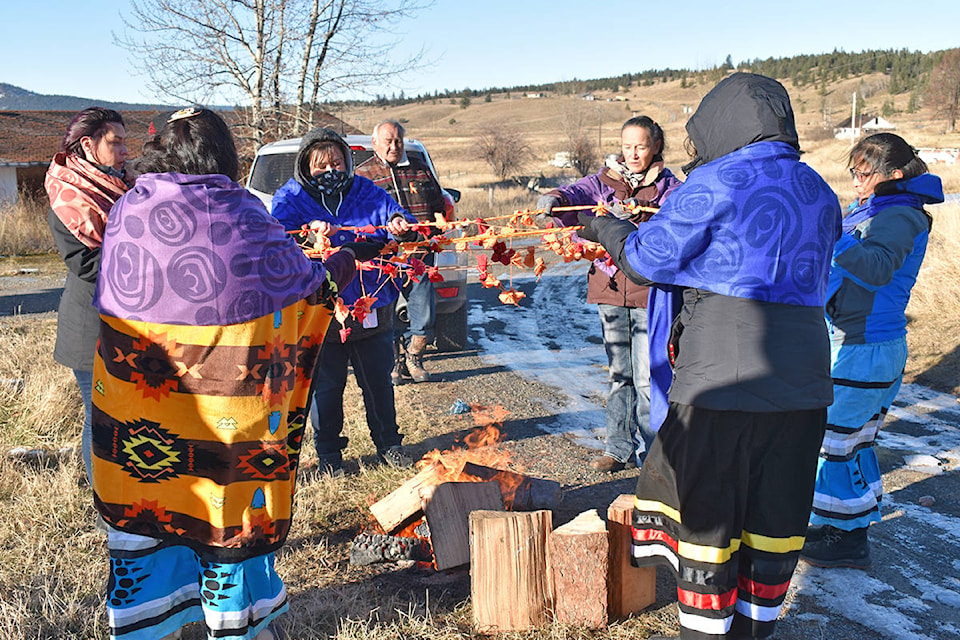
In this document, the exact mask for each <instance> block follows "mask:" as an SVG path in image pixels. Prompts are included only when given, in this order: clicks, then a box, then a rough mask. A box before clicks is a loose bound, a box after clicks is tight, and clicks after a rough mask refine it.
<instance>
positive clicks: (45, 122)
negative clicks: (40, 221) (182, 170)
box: [0, 109, 362, 203]
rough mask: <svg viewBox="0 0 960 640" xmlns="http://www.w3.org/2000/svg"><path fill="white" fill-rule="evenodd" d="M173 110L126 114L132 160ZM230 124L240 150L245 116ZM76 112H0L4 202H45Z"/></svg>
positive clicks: (328, 120) (321, 116) (321, 120)
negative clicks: (52, 167)
mask: <svg viewBox="0 0 960 640" xmlns="http://www.w3.org/2000/svg"><path fill="white" fill-rule="evenodd" d="M171 111H172V109H171V110H167V111H122V112H121V115H123V120H124V123H125V124H126V132H127V149H128V150H129V152H130V157H131V158H135V157H137V156H139V155H140V150H141V149H142V148H143V145H144V143H145V142H147V140H148V139H149V138H150V136H149V135H148V132H149V130H150V125H151V124H154V125H155V127H156V128H157V129H159V128H160V126H161V125H162V124H163V122H164V120H165V119H166V117H167V116H168V115H169V113H170V112H171ZM220 114H221V115H222V116H223V118H224V120H226V121H227V124H229V125H230V127H231V129H233V130H234V135H235V136H237V138H238V139H237V146H238V147H241V144H242V142H241V139H240V138H241V136H240V135H238V133H241V134H242V132H243V124H242V120H243V112H242V111H222V112H220ZM74 115H76V112H75V111H0V203H12V202H16V201H17V199H18V197H19V194H20V193H30V194H33V195H36V196H38V197H41V198H45V197H46V194H45V192H44V188H43V179H44V176H45V175H46V172H47V166H49V164H50V159H51V158H53V156H54V154H55V153H57V152H58V151H59V150H60V141H61V139H62V138H63V134H64V132H65V131H66V128H67V125H68V124H69V123H70V120H71V119H72V118H73V116H74ZM314 122H315V123H316V124H319V125H323V126H325V127H330V128H333V129H334V130H336V131H341V132H343V133H345V134H349V133H362V132H361V131H360V130H358V129H356V128H355V127H352V126H350V125H347V124H345V123H344V122H342V121H341V120H339V119H338V118H335V117H334V116H332V115H330V114H327V113H317V114H315V116H314ZM255 151H256V149H253V150H250V151H249V152H248V153H247V154H244V151H243V150H241V160H243V156H244V155H246V156H247V163H246V164H247V165H248V164H249V159H250V158H252V156H253V153H254V152H255Z"/></svg>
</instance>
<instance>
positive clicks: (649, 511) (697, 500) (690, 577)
mask: <svg viewBox="0 0 960 640" xmlns="http://www.w3.org/2000/svg"><path fill="white" fill-rule="evenodd" d="M686 129H687V133H688V134H689V137H690V141H691V142H692V143H693V145H694V146H695V149H696V156H695V157H694V159H693V161H692V162H691V163H690V164H688V165H687V166H685V167H684V171H685V172H686V173H688V179H687V181H686V182H685V183H684V184H683V185H681V186H680V187H678V188H677V189H676V190H675V191H674V192H673V194H672V195H671V196H670V198H668V199H667V200H666V201H665V202H664V205H663V206H662V207H661V209H660V211H659V212H658V213H657V215H655V216H653V217H652V218H651V219H650V220H649V221H647V222H646V223H644V224H643V225H640V228H639V229H638V228H636V227H635V226H633V225H630V224H629V223H624V222H622V221H619V220H617V219H615V218H612V217H609V216H604V217H596V218H589V217H586V216H584V217H583V218H582V222H583V223H584V224H585V225H586V228H585V229H584V231H583V232H582V233H581V235H583V236H584V237H587V238H590V237H593V238H596V239H598V240H599V241H600V242H601V243H602V244H603V245H604V246H605V247H606V249H607V251H608V252H609V253H610V255H611V256H612V257H613V259H614V261H615V262H616V263H617V264H618V266H620V267H621V268H622V269H623V270H624V272H625V273H626V274H627V276H628V277H630V278H631V279H633V280H634V281H635V282H638V283H641V284H649V283H659V284H665V285H672V286H675V287H681V288H682V298H683V306H682V308H681V311H680V314H679V315H678V316H677V317H676V318H675V319H674V323H673V327H672V332H671V340H670V349H671V357H672V358H673V360H674V378H673V384H672V386H671V388H670V406H669V411H668V414H667V417H666V419H665V421H664V423H663V425H662V427H661V428H660V431H659V432H658V434H657V437H656V439H655V440H654V443H653V446H652V448H651V450H650V453H649V454H648V456H647V459H646V462H645V464H644V466H643V469H642V470H641V473H640V476H639V480H638V482H637V502H636V508H635V510H634V529H633V538H634V540H633V555H634V559H635V562H636V563H637V564H639V565H648V564H653V563H655V562H657V561H661V562H666V563H668V564H669V565H670V566H672V567H673V568H674V570H675V571H676V572H677V595H678V600H679V607H680V625H681V637H682V638H685V639H691V638H695V639H698V640H700V639H707V638H710V639H713V638H732V637H766V636H768V635H770V634H771V633H773V630H774V625H775V624H776V619H777V616H778V615H779V613H780V606H781V604H782V603H783V598H784V596H785V594H786V591H787V587H788V586H789V583H790V577H791V575H792V574H793V570H794V567H795V566H796V563H797V559H798V554H799V551H800V549H801V547H802V545H803V536H804V533H805V531H806V525H807V516H808V510H809V507H810V504H811V499H812V496H813V484H814V475H815V471H816V465H817V454H818V451H819V448H820V441H821V439H822V437H823V432H824V427H825V424H826V407H827V406H828V405H829V404H830V402H831V400H832V388H831V379H830V351H829V343H828V339H827V331H826V327H825V325H824V322H823V305H824V300H825V293H826V285H827V273H828V270H829V266H830V253H831V249H832V247H833V243H834V241H835V240H836V238H837V237H838V235H839V232H840V206H839V203H838V201H837V197H836V195H835V194H834V193H833V192H832V191H831V190H830V188H829V187H828V186H827V184H826V183H825V182H824V181H823V180H822V179H821V178H820V176H818V175H817V174H816V173H815V172H814V171H813V170H812V169H810V168H809V167H808V166H806V165H805V164H803V163H801V162H800V153H799V142H798V138H797V132H796V127H795V125H794V120H793V111H792V108H791V106H790V98H789V96H788V95H787V92H786V90H785V89H784V88H783V86H781V85H780V84H779V83H778V82H776V81H775V80H772V79H770V78H766V77H763V76H758V75H754V74H746V73H736V74H733V75H731V76H729V77H728V78H726V79H725V80H723V81H722V82H721V83H720V84H718V85H717V86H716V87H714V88H713V90H711V91H710V93H708V94H707V95H706V96H705V97H704V99H703V101H702V102H701V103H700V106H699V107H698V109H697V112H696V113H695V114H694V115H693V116H692V117H691V118H690V120H689V121H688V122H687V125H686Z"/></svg>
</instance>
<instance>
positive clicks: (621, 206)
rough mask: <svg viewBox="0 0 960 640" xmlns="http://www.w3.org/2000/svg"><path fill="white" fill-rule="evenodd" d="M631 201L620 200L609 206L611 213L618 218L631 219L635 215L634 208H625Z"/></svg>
mask: <svg viewBox="0 0 960 640" xmlns="http://www.w3.org/2000/svg"><path fill="white" fill-rule="evenodd" d="M628 203H629V201H628V200H624V201H623V202H618V203H616V204H614V205H611V206H610V207H609V209H610V215H611V216H613V217H614V218H617V219H618V220H629V219H631V218H632V217H633V212H632V210H630V209H628V208H625V206H626V205H628Z"/></svg>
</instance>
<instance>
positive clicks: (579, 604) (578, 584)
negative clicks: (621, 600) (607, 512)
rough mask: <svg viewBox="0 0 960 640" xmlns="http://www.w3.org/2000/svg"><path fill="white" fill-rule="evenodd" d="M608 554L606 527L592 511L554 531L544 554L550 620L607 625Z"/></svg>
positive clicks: (595, 512)
mask: <svg viewBox="0 0 960 640" xmlns="http://www.w3.org/2000/svg"><path fill="white" fill-rule="evenodd" d="M609 553H610V541H609V540H608V538H607V525H606V523H604V521H603V519H601V518H600V515H599V514H598V513H597V510H596V509H591V510H589V511H584V512H583V513H581V514H580V515H578V516H577V517H576V518H574V519H573V520H571V521H570V522H568V523H567V524H565V525H563V526H561V527H557V528H556V529H554V531H553V532H552V533H551V534H550V537H549V546H548V554H547V561H548V564H549V565H550V573H551V575H552V577H553V593H554V598H553V618H554V620H556V621H557V622H560V623H563V624H570V625H576V626H581V627H586V628H588V629H602V628H603V627H606V626H607V578H608V573H609V572H608V568H607V565H608V557H609Z"/></svg>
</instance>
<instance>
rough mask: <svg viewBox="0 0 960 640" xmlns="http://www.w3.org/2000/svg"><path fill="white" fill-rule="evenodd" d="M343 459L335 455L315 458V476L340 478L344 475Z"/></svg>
mask: <svg viewBox="0 0 960 640" xmlns="http://www.w3.org/2000/svg"><path fill="white" fill-rule="evenodd" d="M344 473H345V472H344V470H343V458H342V457H341V456H336V455H328V456H320V457H318V458H317V474H318V475H322V476H330V477H331V478H341V477H343V475H344Z"/></svg>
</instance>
